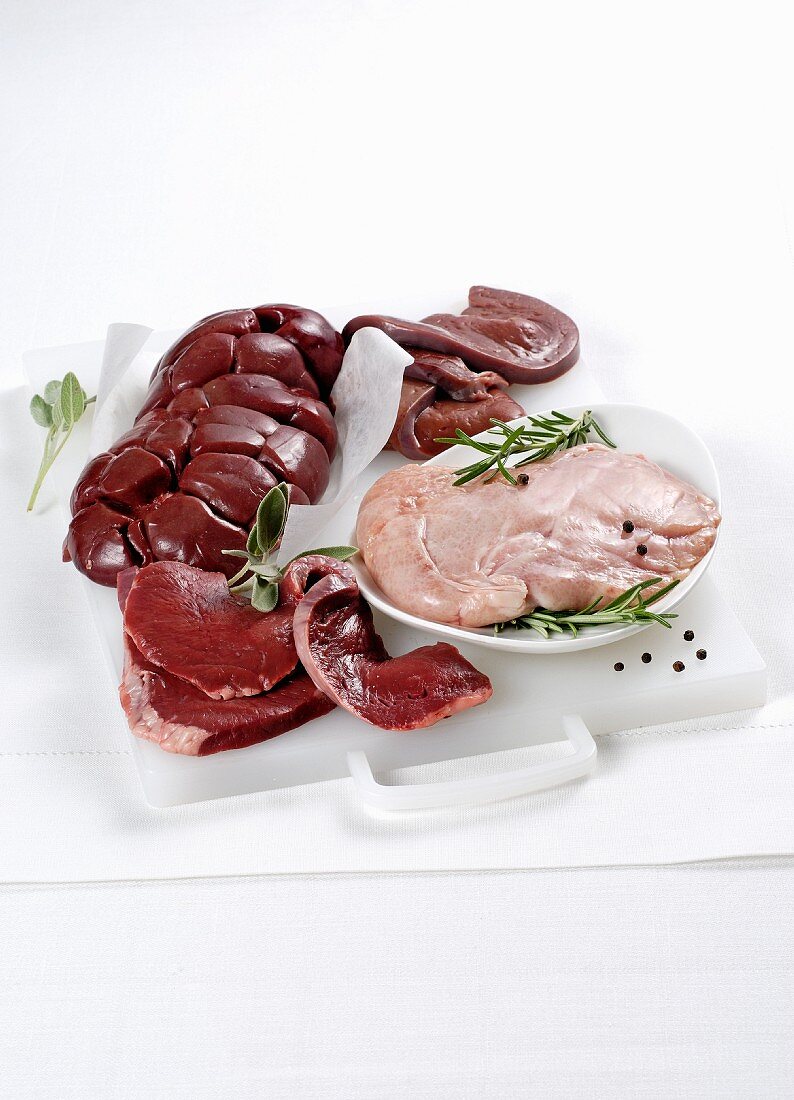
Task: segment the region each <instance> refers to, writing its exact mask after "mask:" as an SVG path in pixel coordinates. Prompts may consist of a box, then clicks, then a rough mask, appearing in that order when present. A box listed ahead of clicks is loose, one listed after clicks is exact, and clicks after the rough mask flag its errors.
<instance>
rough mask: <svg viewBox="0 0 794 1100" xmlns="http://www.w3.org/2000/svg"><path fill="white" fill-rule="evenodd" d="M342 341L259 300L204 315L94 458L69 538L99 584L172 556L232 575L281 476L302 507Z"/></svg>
mask: <svg viewBox="0 0 794 1100" xmlns="http://www.w3.org/2000/svg"><path fill="white" fill-rule="evenodd" d="M343 350H344V348H343V345H342V338H341V336H340V335H339V333H337V332H335V331H334V330H333V329H332V328H331V326H330V325H329V324H328V322H327V321H325V320H324V318H322V317H321V316H320V315H319V314H318V313H315V312H314V311H312V310H304V309H300V308H299V307H297V306H286V305H277V306H260V307H258V308H257V309H255V310H234V311H231V312H227V313H218V314H215V315H214V316H212V317H207V318H205V319H204V320H203V321H200V322H199V323H198V324H197V325H194V326H193V327H192V328H191V329H189V330H188V332H186V333H184V334H183V335H182V336H180V338H179V339H178V340H177V341H176V342H175V343H174V344H173V345H172V347H170V348H169V349H168V351H167V352H166V353H165V355H164V356H163V357H162V359H161V360H160V362H159V363H158V365H157V368H156V370H155V373H154V375H153V376H152V382H151V385H150V387H149V393H148V395H147V398H146V401H145V402H144V405H143V408H142V409H141V411H140V413H139V414H138V417H137V420H136V422H135V425H134V426H133V428H132V429H131V430H130V431H129V432H127V433H126V434H125V435H124V436H122V438H121V439H120V440H118V442H117V443H116V444H115V445H114V446H113V447H111V448H110V450H109V451H107V452H105V453H103V454H100V455H97V456H96V457H95V458H93V459H91V461H90V462H89V463H88V464H87V465H86V467H85V469H84V470H83V472H82V474H81V475H80V479H79V481H78V483H77V485H76V486H75V489H74V492H73V494H72V516H73V519H72V522H71V523H70V525H69V533H68V535H67V538H66V542H65V545H64V559H65V560H67V561H68V560H71V561H73V562H74V563H75V565H76V566H77V568H78V569H79V570H80V571H81V572H83V573H85V575H86V576H88V577H90V578H91V579H92V580H94V581H96V582H97V583H99V584H106V585H113V584H115V582H116V575H117V573H118V571H119V570H120V569H123V568H126V567H128V566H130V565H146V564H148V563H149V562H151V561H157V560H176V561H181V562H185V563H187V564H191V565H197V566H200V567H201V568H204V569H214V570H220V571H221V572H223V573H225V574H226V575H227V576H231V575H232V574H233V573H234V572H235V570H236V569H237V566H236V564H235V561H234V559H233V558H229V557H226V556H224V555H223V554H222V553H221V551H222V550H225V549H229V550H231V549H239V548H240V547H241V546H242V545H244V543H245V538H246V534H247V528H248V527H249V526H250V524H251V521H252V519H253V516H254V514H255V512H256V508H257V506H258V504H259V501H260V500H261V499H262V497H263V496H264V495H265V493H266V492H267V491H268V489H269V488H272V486H273V485H274V484H275V483H276V482H277V481H285V482H287V483H288V484H290V485H292V486H293V487H294V489H295V493H294V495H293V500H294V501H296V502H297V503H314V502H315V501H317V500H318V499H319V498H320V496H321V495H322V493H323V492H324V490H325V488H326V486H327V484H328V478H329V473H330V462H331V459H332V458H333V455H334V452H335V449H336V425H335V423H334V418H333V415H332V413H331V410H330V407H329V405H328V395H329V393H330V389H331V386H332V385H333V383H334V381H335V379H336V376H337V374H338V373H339V368H340V367H341V364H342V353H343Z"/></svg>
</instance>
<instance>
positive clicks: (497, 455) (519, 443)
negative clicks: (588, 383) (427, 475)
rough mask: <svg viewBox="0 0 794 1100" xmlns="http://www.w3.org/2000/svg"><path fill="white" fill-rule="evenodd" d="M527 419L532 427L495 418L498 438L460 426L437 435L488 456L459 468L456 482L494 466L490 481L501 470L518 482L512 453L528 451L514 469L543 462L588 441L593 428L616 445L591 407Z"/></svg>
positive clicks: (491, 431)
mask: <svg viewBox="0 0 794 1100" xmlns="http://www.w3.org/2000/svg"><path fill="white" fill-rule="evenodd" d="M527 420H529V423H530V425H531V427H527V426H526V425H524V424H522V425H520V426H519V427H511V426H510V425H509V424H505V422H504V421H503V420H491V424H493V427H492V428H489V429H488V434H489V435H495V436H497V437H499V438H498V440H497V441H495V442H488V441H486V440H483V439H472V437H471V436H470V435H466V433H465V432H464V431H461V429H460V428H458V429H457V430H456V432H455V435H454V436H442V437H441V438H440V439H436V443H449V444H458V445H459V446H462V447H472V448H473V449H474V450H475V451H480V452H481V453H482V454H483V455H484V456H485V457H484V458H481V459H478V460H477V461H476V462H472V464H471V465H470V466H463V467H461V469H459V470H456V471H455V473H456V474H457V480H456V481H455V484H456V485H465V484H466V482H467V481H473V480H474V478H475V477H480V475H481V474H485V473H487V472H488V471H489V470H493V473H492V474H491V475H490V477H487V478H486V479H485V480H486V482H488V481H493V480H494V478H496V477H498V476H499V475H500V474H501V475H502V476H503V477H504V478H506V480H507V481H509V482H510V484H511V485H517V484H518V482H517V480H516V478H515V477H513V475H512V474H511V473H510V470H508V468H507V460H508V458H510V457H511V456H512V455H517V454H525V455H526V457H525V458H522V459H521V461H520V462H516V463H515V465H514V466H513V467H512V468H513V469H517V468H518V467H519V466H527V465H529V463H530V462H539V461H540V460H541V459H543V458H548V457H549V456H550V455H553V454H554V452H555V451H559V450H567V449H568V448H569V447H577V446H578V445H579V444H580V443H586V442H587V439H588V436H589V434H590V432H591V431H593V432H595V433H596V435H597V436H598V437H599V438H600V439H601V440H602V441H603V442H604V443H606V445H607V446H608V447H615V444H614V443H613V442H612V440H611V439H610V438H609V436H608V435H607V434H606V432H605V431H604V429H603V428H602V427H601V426H600V425H599V424H598V422H597V421H596V420H595V419H594V418H593V414H592V412H591V411H590V409H586V410H585V411H584V412H583V413H582V415H581V416H579V417H576V418H574V417H572V416H566V415H565V414H564V413H561V412H555V411H554V410H552V412H551V414H550V415H549V416H528V417H527Z"/></svg>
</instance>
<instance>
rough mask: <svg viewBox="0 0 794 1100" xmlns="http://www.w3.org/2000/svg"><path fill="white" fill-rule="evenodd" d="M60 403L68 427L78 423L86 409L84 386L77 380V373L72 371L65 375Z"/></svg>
mask: <svg viewBox="0 0 794 1100" xmlns="http://www.w3.org/2000/svg"><path fill="white" fill-rule="evenodd" d="M58 405H59V406H60V409H61V414H62V415H63V422H64V424H65V425H66V427H67V428H71V427H72V425H74V424H76V423H77V421H78V420H79V419H80V417H81V416H82V415H83V412H84V411H85V394H84V393H83V387H82V386H81V385H80V383H79V382H78V381H77V375H75V374H74V373H73V372H72V371H69V373H68V374H66V375H64V379H63V382H62V383H61V392H60V396H59V398H58Z"/></svg>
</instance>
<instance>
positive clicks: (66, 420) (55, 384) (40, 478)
mask: <svg viewBox="0 0 794 1100" xmlns="http://www.w3.org/2000/svg"><path fill="white" fill-rule="evenodd" d="M95 400H96V398H95V397H86V393H85V390H84V389H83V387H82V386H81V385H80V383H79V382H78V380H77V377H76V376H75V374H74V373H73V372H72V371H69V373H68V374H67V375H66V376H65V377H64V379H63V381H62V382H59V381H58V380H57V378H53V379H52V380H51V381H50V382H48V383H47V385H46V386H45V387H44V396H43V397H42V395H41V394H38V393H37V394H36V395H35V397H34V398H33V399H32V400H31V402H30V415H31V416H32V417H33V419H34V420H35V421H36V423H37V424H39V425H40V426H41V427H42V428H49V431H48V433H47V438H46V440H45V442H44V454H43V455H42V458H41V463H40V465H39V471H38V473H37V475H36V480H35V482H34V484H33V491H32V492H31V494H30V499H29V500H28V508H27V510H28V511H29V512H32V511H33V509H34V507H35V505H36V498H37V497H38V495H39V490H40V489H41V486H42V485H43V483H44V479H45V477H46V476H47V474H48V473H49V470H50V468H51V466H52V464H53V462H55V460H56V459H57V457H58V455H59V454H60V453H61V451H62V450H63V448H64V447H65V446H66V443H67V442H68V440H69V436H70V435H71V434H72V428H73V427H74V426H75V424H76V423H77V421H78V420H79V419H80V417H81V416H82V415H83V413H84V412H85V407H86V405H90V404H91V403H92V402H93V401H95Z"/></svg>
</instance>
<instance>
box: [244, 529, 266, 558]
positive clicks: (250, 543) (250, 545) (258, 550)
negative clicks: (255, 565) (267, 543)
mask: <svg viewBox="0 0 794 1100" xmlns="http://www.w3.org/2000/svg"><path fill="white" fill-rule="evenodd" d="M245 548H246V550H247V553H246V554H245V555H244V556H245V557H249V556H253V557H256V558H261V557H262V553H263V551H262V547H261V546H260V545H259V539H258V538H257V537H256V524H254V526H253V527H252V528H251V533H250V535H249V536H248V540H247V542H246V544H245Z"/></svg>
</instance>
